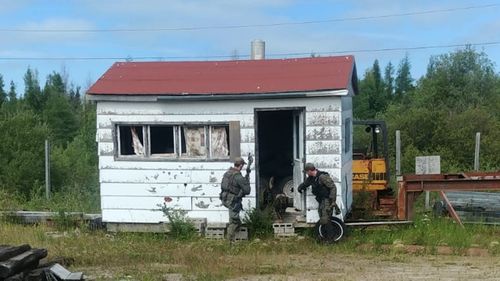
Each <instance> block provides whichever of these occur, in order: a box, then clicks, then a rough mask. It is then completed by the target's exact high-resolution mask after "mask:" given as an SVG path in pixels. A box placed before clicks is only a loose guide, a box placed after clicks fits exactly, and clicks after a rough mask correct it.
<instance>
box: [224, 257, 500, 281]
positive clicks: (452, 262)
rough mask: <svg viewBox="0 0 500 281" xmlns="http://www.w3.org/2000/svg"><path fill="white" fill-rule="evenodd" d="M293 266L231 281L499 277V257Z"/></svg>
mask: <svg viewBox="0 0 500 281" xmlns="http://www.w3.org/2000/svg"><path fill="white" fill-rule="evenodd" d="M283 262H288V263H292V264H293V265H295V266H296V267H297V268H294V269H293V273H292V272H291V273H290V274H286V275H285V274H283V275H258V276H245V277H241V278H234V279H231V280H234V281H236V280H249V281H256V280H290V281H291V280H336V281H339V280H371V281H373V280H384V281H387V280H468V281H469V280H488V281H493V280H500V258H499V257H470V256H467V257H462V256H408V255H404V256H383V255H381V256H378V257H375V256H363V255H361V256H359V255H335V256H332V257H331V259H329V260H323V261H321V262H318V261H316V260H313V259H311V258H308V257H291V258H290V260H289V261H283Z"/></svg>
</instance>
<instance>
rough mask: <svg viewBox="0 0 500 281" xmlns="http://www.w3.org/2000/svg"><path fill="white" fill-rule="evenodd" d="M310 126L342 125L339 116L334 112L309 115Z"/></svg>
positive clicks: (311, 113)
mask: <svg viewBox="0 0 500 281" xmlns="http://www.w3.org/2000/svg"><path fill="white" fill-rule="evenodd" d="M308 116H309V117H308V118H307V119H308V125H312V126H318V125H319V126H327V125H329V126H336V125H339V124H340V120H339V117H338V114H336V113H332V112H310V113H308Z"/></svg>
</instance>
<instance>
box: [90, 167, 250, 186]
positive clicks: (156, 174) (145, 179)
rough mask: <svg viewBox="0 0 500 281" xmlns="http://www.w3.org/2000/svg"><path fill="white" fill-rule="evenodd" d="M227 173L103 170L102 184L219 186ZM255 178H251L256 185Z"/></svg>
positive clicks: (221, 171) (101, 172)
mask: <svg viewBox="0 0 500 281" xmlns="http://www.w3.org/2000/svg"><path fill="white" fill-rule="evenodd" d="M224 173H225V171H223V170H216V171H215V170H214V171H178V170H177V171H165V170H164V171H161V170H131V169H123V170H114V169H101V170H100V177H99V178H100V182H101V183H149V184H151V183H154V184H219V183H220V182H221V180H222V176H223V175H224ZM254 180H255V177H250V183H251V184H252V183H254Z"/></svg>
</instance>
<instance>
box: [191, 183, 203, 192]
mask: <svg viewBox="0 0 500 281" xmlns="http://www.w3.org/2000/svg"><path fill="white" fill-rule="evenodd" d="M201 187H202V185H201V184H200V185H198V186H195V187H193V188H191V191H192V192H196V191H200V190H201Z"/></svg>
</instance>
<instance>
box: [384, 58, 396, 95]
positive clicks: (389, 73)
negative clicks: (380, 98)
mask: <svg viewBox="0 0 500 281" xmlns="http://www.w3.org/2000/svg"><path fill="white" fill-rule="evenodd" d="M384 94H385V96H386V98H387V100H391V99H392V97H393V95H394V66H393V65H392V63H391V62H389V63H388V64H387V66H386V67H385V71H384Z"/></svg>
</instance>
